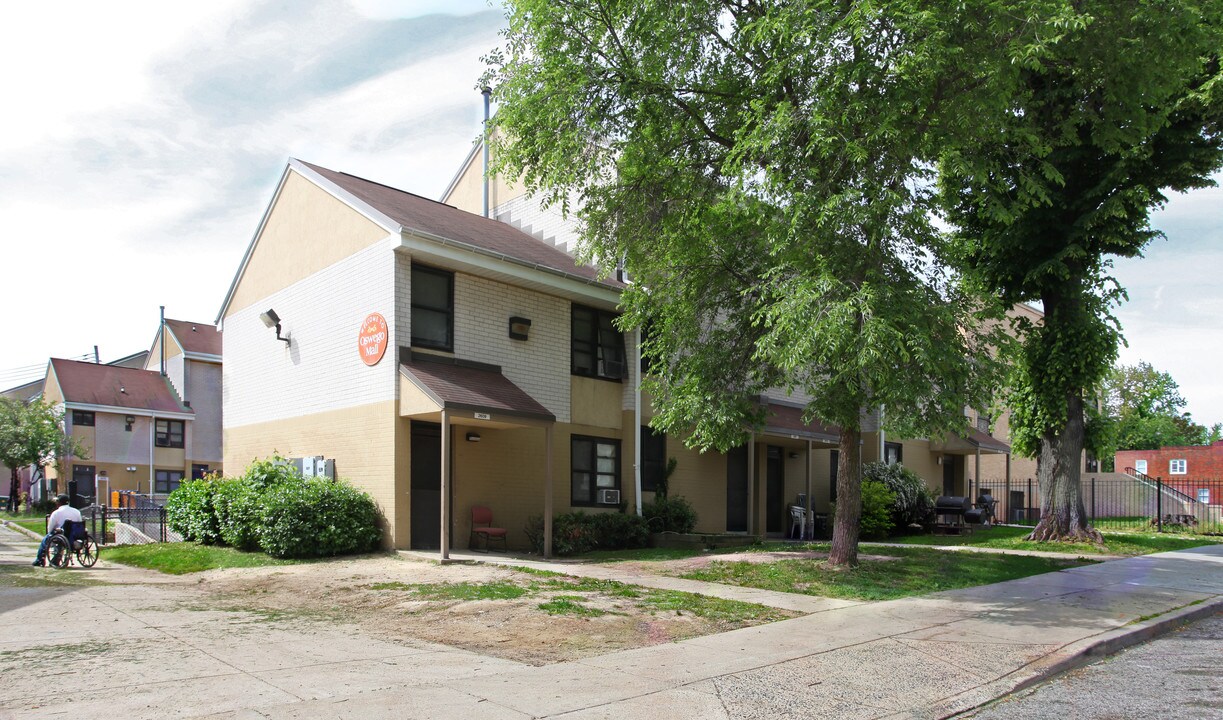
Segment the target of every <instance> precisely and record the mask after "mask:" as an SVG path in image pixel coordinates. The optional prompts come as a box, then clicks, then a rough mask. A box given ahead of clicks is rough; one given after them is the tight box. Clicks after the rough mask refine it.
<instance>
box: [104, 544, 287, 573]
mask: <svg viewBox="0 0 1223 720" xmlns="http://www.w3.org/2000/svg"><path fill="white" fill-rule="evenodd" d="M100 557H101V559H102V560H104V561H107V562H117V563H121V564H123V565H134V566H136V567H142V568H146V569H148V570H156V571H158V572H163V573H167V574H170V575H185V574H187V573H195V572H203V571H205V570H216V569H218V568H238V567H261V566H264V565H296V564H299V563H301V562H302V561H301V560H281V559H279V558H274V557H271V556H270V555H267V554H265V553H261V552H242V551H241V550H235V549H233V548H229V547H221V546H219V545H201V544H199V543H194V542H181V543H150V544H148V545H116V546H113V547H112V546H108V547H105V548H103V549H102V552H101V553H100Z"/></svg>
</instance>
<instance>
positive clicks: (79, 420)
mask: <svg viewBox="0 0 1223 720" xmlns="http://www.w3.org/2000/svg"><path fill="white" fill-rule="evenodd" d="M93 423H94V415H93V413H92V412H90V411H89V410H73V411H72V424H73V425H89V426H93Z"/></svg>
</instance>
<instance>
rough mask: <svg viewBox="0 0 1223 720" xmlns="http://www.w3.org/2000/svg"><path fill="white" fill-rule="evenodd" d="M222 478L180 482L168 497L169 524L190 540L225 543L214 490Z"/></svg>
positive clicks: (167, 517) (167, 514) (213, 543)
mask: <svg viewBox="0 0 1223 720" xmlns="http://www.w3.org/2000/svg"><path fill="white" fill-rule="evenodd" d="M218 482H219V481H218V480H216V479H213V478H204V479H203V480H191V481H190V482H185V483H183V484H182V485H179V486H178V488H177V489H176V490H175V491H174V492H172V493H170V497H168V498H166V524H168V525H169V526H170V529H171V530H173V531H174V532H176V533H178V534H179V535H182V536H183V538H185V539H187V540H194V541H196V542H201V543H204V544H205V545H215V544H217V543H219V542H221V525H220V523H219V522H218V519H217V513H216V508H215V505H214V502H213V500H214V493H215V491H216V485H217V483H218Z"/></svg>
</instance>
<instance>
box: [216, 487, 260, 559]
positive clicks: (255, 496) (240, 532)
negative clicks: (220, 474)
mask: <svg viewBox="0 0 1223 720" xmlns="http://www.w3.org/2000/svg"><path fill="white" fill-rule="evenodd" d="M214 487H215V491H214V493H213V499H212V502H213V508H214V511H215V512H216V516H217V527H218V528H219V530H220V533H221V540H222V541H223V542H224V543H225V544H226V545H229V546H230V547H234V548H237V549H239V550H246V551H248V552H249V551H253V550H258V549H259V525H260V521H261V518H262V515H263V494H264V493H263V492H262V491H261V490H260V489H259V488H258V487H256V486H255V485H253V484H251V483H250V482H248V481H247V479H246V478H245V477H240V478H225V479H224V480H220V481H218V482H216V483H215V484H214Z"/></svg>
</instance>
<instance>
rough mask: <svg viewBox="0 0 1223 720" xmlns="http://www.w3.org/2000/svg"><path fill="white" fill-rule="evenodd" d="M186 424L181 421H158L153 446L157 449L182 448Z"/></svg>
mask: <svg viewBox="0 0 1223 720" xmlns="http://www.w3.org/2000/svg"><path fill="white" fill-rule="evenodd" d="M185 428H186V424H185V423H184V422H183V421H182V420H158V421H157V429H156V430H155V432H154V439H153V444H154V445H156V446H157V447H167V448H180V447H183V437H184V435H185Z"/></svg>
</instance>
